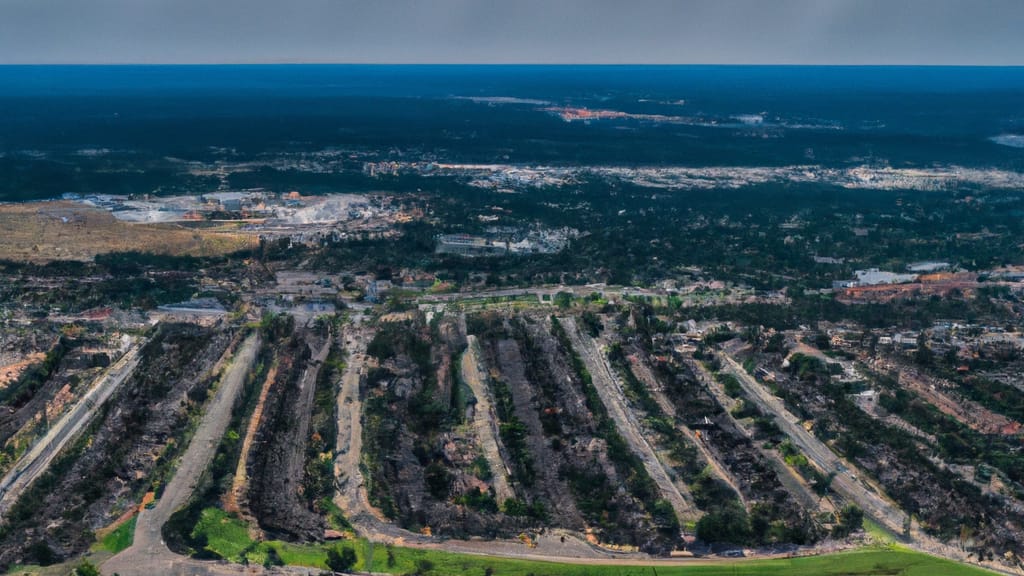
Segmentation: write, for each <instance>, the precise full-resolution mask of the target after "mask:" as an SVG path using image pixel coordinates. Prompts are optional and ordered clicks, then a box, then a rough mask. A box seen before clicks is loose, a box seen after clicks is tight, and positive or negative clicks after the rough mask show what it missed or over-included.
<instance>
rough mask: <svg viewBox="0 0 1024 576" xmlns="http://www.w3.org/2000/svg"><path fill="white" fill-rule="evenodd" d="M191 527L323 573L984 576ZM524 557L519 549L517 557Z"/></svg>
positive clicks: (860, 554)
mask: <svg viewBox="0 0 1024 576" xmlns="http://www.w3.org/2000/svg"><path fill="white" fill-rule="evenodd" d="M203 518H204V520H203V521H202V522H201V523H200V525H199V526H197V530H201V531H203V532H204V533H205V534H206V535H207V537H208V538H209V547H208V549H209V550H210V551H211V552H216V553H217V554H219V555H222V557H224V558H227V559H228V560H230V561H234V562H240V561H242V560H243V559H245V560H248V562H249V564H250V565H252V564H256V563H259V562H261V561H262V560H264V559H265V558H266V557H267V556H268V555H276V556H277V557H279V558H280V559H281V560H282V561H283V562H285V563H286V564H288V565H295V566H310V567H316V568H326V567H327V565H326V563H325V562H326V559H327V551H328V550H329V549H332V548H333V549H341V548H345V547H349V548H353V549H354V550H355V552H356V557H357V561H356V563H355V565H354V566H353V570H355V571H357V572H359V571H369V572H374V573H386V574H408V573H428V574H480V575H483V574H485V573H488V572H487V571H488V569H489V570H490V572H489V573H490V574H494V575H501V576H525V575H527V574H533V575H535V576H547V575H550V576H556V575H557V576H584V575H586V576H603V575H608V576H641V575H645V576H646V575H651V576H653V575H655V574H656V575H659V576H664V575H676V574H679V575H682V574H686V575H690V574H696V575H703V576H717V575H723V576H724V575H733V574H737V575H752V576H753V575H757V576H771V575H776V574H777V575H785V576H801V575H808V576H811V575H813V576H828V575H837V576H838V575H848V576H883V575H885V576H915V575H917V576H932V575H936V574H942V575H944V576H961V575H962V576H973V575H984V574H992V572H989V571H986V570H982V569H980V568H976V567H973V566H966V565H963V564H957V563H955V562H951V561H949V560H944V559H941V558H936V557H933V556H928V555H926V554H921V553H918V552H913V551H909V550H905V549H902V548H897V547H877V548H864V549H860V550H854V551H848V552H838V553H835V554H826V555H821V556H806V557H800V558H778V559H771V560H724V561H723V560H700V559H686V560H678V561H672V560H650V561H643V560H638V559H630V560H626V559H621V560H620V559H587V560H583V559H577V560H567V561H564V562H562V561H554V562H549V561H541V560H532V559H516V558H508V557H503V558H499V557H489V556H483V555H480V556H477V555H470V554H458V553H452V552H445V551H441V550H435V549H424V548H406V547H401V546H385V545H381V544H374V543H371V542H369V541H367V540H357V541H346V542H339V543H335V544H309V545H295V544H288V543H285V542H280V541H267V542H260V543H257V542H254V541H252V540H251V539H250V538H249V536H248V533H247V530H246V528H245V526H244V525H243V524H242V523H241V522H240V521H238V520H235V519H233V518H230V517H228V516H226V515H224V514H223V513H222V512H220V511H218V510H213V509H211V510H208V511H206V512H204V514H203ZM527 553H528V552H527V551H526V549H525V548H524V555H525V554H527Z"/></svg>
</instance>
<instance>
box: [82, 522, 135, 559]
mask: <svg viewBox="0 0 1024 576" xmlns="http://www.w3.org/2000/svg"><path fill="white" fill-rule="evenodd" d="M136 518H138V516H132V518H131V519H130V520H128V521H127V522H125V523H124V524H121V525H120V526H118V527H117V530H114V531H113V532H111V533H110V534H107V535H106V536H104V537H103V538H102V539H101V540H100V541H99V542H97V543H96V544H94V545H93V546H92V550H93V551H96V552H99V551H105V552H110V553H111V554H117V553H118V552H120V551H121V550H124V549H125V548H127V547H129V546H131V545H132V540H134V538H135V520H136Z"/></svg>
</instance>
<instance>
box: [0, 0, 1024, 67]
mask: <svg viewBox="0 0 1024 576" xmlns="http://www.w3.org/2000/svg"><path fill="white" fill-rule="evenodd" d="M282 62H284V63H290V62H339V63H570V64H583V63H593V64H623V63H650V64H927V65H1024V0H702V1H696V0H503V1H498V0H0V64H53V63H73V64H96V63H103V64H113V63H152V64H156V63H204V64H205V63H282Z"/></svg>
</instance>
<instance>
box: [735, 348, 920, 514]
mask: <svg viewBox="0 0 1024 576" xmlns="http://www.w3.org/2000/svg"><path fill="white" fill-rule="evenodd" d="M717 356H718V359H719V360H720V361H721V363H722V370H723V371H725V372H728V373H730V374H732V375H733V376H735V377H736V379H737V380H738V381H739V383H740V385H741V386H742V387H743V390H744V391H745V392H746V393H747V397H748V398H749V399H750V400H751V401H752V402H754V403H755V404H756V405H757V406H758V407H759V408H760V409H761V410H762V411H764V412H766V413H768V414H772V415H774V416H775V422H776V423H777V424H778V425H779V427H780V428H782V430H783V431H784V432H785V433H786V435H787V436H789V438H790V439H791V440H792V441H793V443H794V444H796V445H797V446H798V447H799V448H800V450H801V451H802V452H803V453H804V455H805V456H807V458H809V459H810V460H811V461H812V462H814V464H815V465H816V466H818V468H820V469H821V470H822V471H824V472H825V473H826V474H827V473H832V472H834V473H835V477H834V478H833V480H832V484H831V487H832V489H834V490H835V491H836V492H838V493H839V494H841V495H843V496H844V497H846V498H848V499H849V500H851V501H852V502H855V503H856V504H857V505H858V506H860V507H861V509H862V510H864V513H865V514H867V515H868V516H870V517H871V518H873V519H874V520H876V521H877V522H879V523H880V524H882V525H883V526H885V527H886V529H888V530H890V531H892V532H893V533H894V534H902V533H903V525H904V522H905V521H906V519H907V515H906V514H904V513H903V511H902V510H900V508H899V507H898V506H896V505H895V504H892V503H891V502H889V501H888V500H886V499H885V498H883V497H881V496H879V494H882V490H881V488H880V487H877V486H873V487H871V489H868V488H866V487H865V486H864V484H862V483H861V482H862V480H859V479H857V478H856V476H855V474H856V472H855V471H856V469H857V468H856V467H855V466H853V465H851V464H849V463H848V462H846V461H845V460H843V459H842V458H840V457H839V456H837V455H836V454H835V453H834V452H832V450H830V449H829V448H828V446H825V444H823V443H822V442H821V441H820V440H818V439H817V438H816V437H815V436H814V435H813V434H811V433H810V432H808V431H807V430H806V429H804V427H803V426H802V425H801V424H800V421H799V419H798V418H797V417H796V416H794V415H793V414H791V413H790V412H789V411H788V410H787V409H786V407H785V406H783V405H782V401H781V400H779V399H778V398H776V397H775V396H773V395H772V394H771V392H769V391H768V390H767V389H766V388H765V387H764V386H762V385H761V383H760V382H758V381H757V380H755V379H754V378H753V377H752V376H751V375H750V374H747V372H746V371H745V370H744V369H743V368H742V367H741V366H740V365H739V364H737V363H736V361H735V360H733V359H732V358H730V357H729V356H728V355H726V354H723V353H720V352H719V353H718V354H717Z"/></svg>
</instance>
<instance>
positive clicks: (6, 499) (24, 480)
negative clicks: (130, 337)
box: [0, 338, 148, 519]
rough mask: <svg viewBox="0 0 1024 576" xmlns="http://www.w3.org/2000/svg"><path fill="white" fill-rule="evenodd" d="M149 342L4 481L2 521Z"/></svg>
mask: <svg viewBox="0 0 1024 576" xmlns="http://www.w3.org/2000/svg"><path fill="white" fill-rule="evenodd" d="M147 341H148V340H146V339H144V338H142V339H139V340H138V341H137V342H136V343H135V345H134V346H132V347H131V348H130V349H129V350H128V351H127V352H125V354H124V355H123V356H122V357H121V358H120V359H119V360H118V361H117V362H115V363H114V364H112V365H111V366H110V367H109V368H107V370H106V371H104V372H103V374H102V375H100V377H99V378H97V379H96V380H95V381H94V383H93V385H92V387H91V388H90V389H89V391H88V392H86V393H85V395H84V396H82V398H81V399H79V401H78V403H76V404H75V406H74V407H73V408H72V409H71V410H69V411H68V412H67V414H65V415H64V416H63V417H61V418H60V419H59V420H58V421H57V423H56V424H54V425H53V426H52V427H51V428H50V430H49V431H47V433H46V434H45V435H44V436H43V437H42V438H40V439H39V440H38V441H37V442H36V443H35V445H34V446H32V449H31V450H29V451H28V452H26V453H25V454H23V455H22V457H21V458H20V459H19V460H18V462H17V463H16V464H15V465H14V466H13V467H12V468H11V470H10V471H9V472H8V473H7V475H6V476H4V478H3V480H2V481H0V519H2V518H3V516H4V515H5V514H7V511H8V510H10V508H11V506H13V505H14V503H15V502H17V501H18V498H19V497H20V496H21V494H22V493H23V492H24V491H25V489H26V488H28V487H29V486H30V485H31V484H32V482H34V481H35V480H36V478H38V477H39V476H40V475H42V474H43V472H46V470H47V468H49V466H50V463H51V462H53V460H54V458H56V457H57V455H58V454H60V452H61V451H62V450H63V449H64V447H65V446H67V444H68V443H69V442H71V441H72V440H74V439H75V438H76V437H77V436H78V434H79V433H81V431H82V430H83V429H85V427H86V426H87V425H88V424H89V422H91V421H92V419H93V417H94V416H95V415H96V412H97V410H98V409H99V408H100V407H101V406H103V404H104V403H105V402H106V401H107V400H108V399H109V398H110V397H111V396H112V395H113V394H114V392H115V391H116V390H117V389H118V388H119V387H120V386H121V384H122V383H123V382H124V381H125V380H126V379H127V378H128V376H130V375H131V373H132V372H133V371H134V370H135V367H136V366H138V364H139V351H140V350H141V349H142V347H143V346H144V345H145V344H146V342H147Z"/></svg>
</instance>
